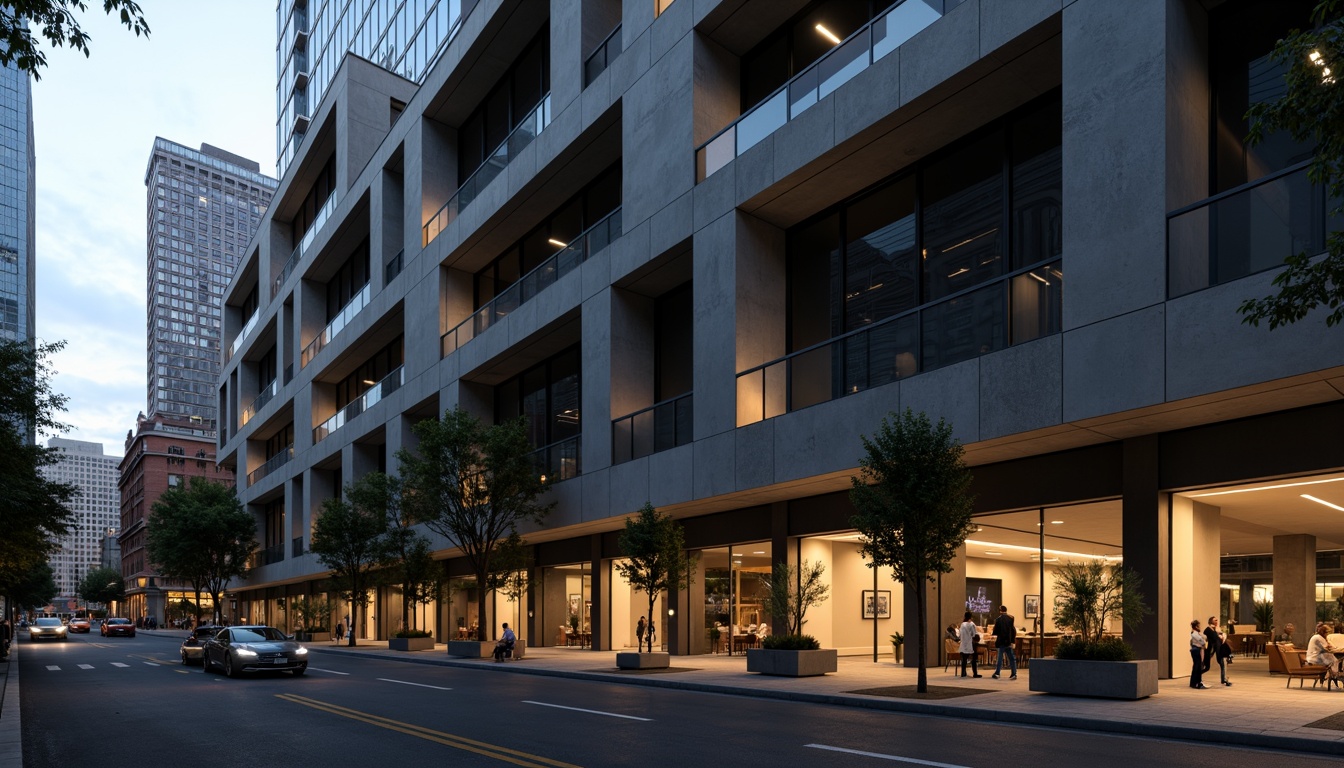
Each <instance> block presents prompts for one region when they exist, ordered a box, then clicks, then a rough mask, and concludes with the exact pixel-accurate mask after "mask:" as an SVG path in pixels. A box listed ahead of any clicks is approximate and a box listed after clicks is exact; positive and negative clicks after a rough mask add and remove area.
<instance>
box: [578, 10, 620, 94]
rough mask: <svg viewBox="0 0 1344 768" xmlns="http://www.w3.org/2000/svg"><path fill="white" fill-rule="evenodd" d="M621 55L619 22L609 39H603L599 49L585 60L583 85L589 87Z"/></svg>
mask: <svg viewBox="0 0 1344 768" xmlns="http://www.w3.org/2000/svg"><path fill="white" fill-rule="evenodd" d="M620 55H621V25H620V24H617V25H616V28H615V29H613V30H612V31H611V34H609V35H607V39H606V40H603V41H602V42H601V43H600V44H599V45H598V46H597V49H596V50H594V51H593V52H592V53H591V54H589V55H588V58H587V59H585V60H584V62H583V87H584V88H587V87H588V86H590V85H592V83H593V81H594V80H596V79H597V76H598V75H600V74H602V73H603V72H606V71H607V67H609V66H611V62H613V61H615V60H616V59H617V57H619V56H620Z"/></svg>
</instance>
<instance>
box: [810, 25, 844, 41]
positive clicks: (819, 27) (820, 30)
mask: <svg viewBox="0 0 1344 768" xmlns="http://www.w3.org/2000/svg"><path fill="white" fill-rule="evenodd" d="M816 29H817V32H818V33H820V34H821V36H822V37H824V38H826V39H827V40H830V41H831V44H832V45H839V44H840V38H838V37H836V36H835V33H834V32H832V31H831V30H829V29H827V28H825V27H823V26H822V25H820V24H818V25H817V27H816Z"/></svg>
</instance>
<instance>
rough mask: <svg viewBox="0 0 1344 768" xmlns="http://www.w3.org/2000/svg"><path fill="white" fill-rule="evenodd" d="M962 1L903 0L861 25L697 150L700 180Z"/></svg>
mask: <svg viewBox="0 0 1344 768" xmlns="http://www.w3.org/2000/svg"><path fill="white" fill-rule="evenodd" d="M960 3H961V0H902V1H901V2H899V3H897V4H896V5H895V6H893V7H892V8H890V9H888V10H887V11H886V12H885V13H883V14H882V15H881V16H878V17H877V18H876V19H874V20H872V21H871V22H869V23H868V24H866V25H864V26H863V27H861V28H859V30H858V31H857V32H855V33H854V34H852V35H850V36H849V37H848V38H846V39H845V40H844V41H843V42H841V43H840V44H838V45H836V46H835V47H834V48H832V49H831V50H830V51H828V52H827V53H826V54H825V55H823V56H822V57H821V58H820V59H817V60H816V61H814V62H813V63H812V64H811V65H810V66H809V67H808V68H807V69H804V70H803V71H802V72H799V73H798V74H797V75H794V76H793V78H792V79H790V80H789V81H788V82H787V83H785V84H784V85H782V86H780V87H779V90H777V91H775V92H774V93H772V94H770V95H769V96H767V97H766V98H765V99H764V100H763V101H761V103H760V104H757V105H756V106H754V107H752V108H751V109H750V110H748V111H747V113H746V114H744V115H742V116H741V117H739V118H738V119H737V121H736V122H734V123H733V124H732V125H730V126H728V127H727V128H724V129H723V130H722V131H720V132H719V133H718V134H717V135H715V136H714V138H712V139H710V140H709V141H707V142H705V143H704V144H701V145H700V146H699V147H698V148H697V149H696V150H695V180H696V183H699V182H701V181H704V180H705V179H706V178H707V177H709V176H710V175H711V174H713V173H714V172H715V171H717V170H719V169H720V168H722V167H723V166H725V165H727V164H728V163H729V162H730V161H731V160H732V159H733V158H735V157H737V156H738V155H741V154H742V153H743V152H746V151H747V150H748V149H751V148H752V147H754V146H756V144H757V142H759V141H760V140H761V139H764V138H765V137H766V136H769V135H770V134H772V133H774V132H775V131H777V130H779V129H780V128H781V127H783V125H784V124H785V123H787V122H789V121H790V120H792V119H794V118H795V117H797V116H798V115H800V114H802V113H803V112H804V111H806V110H807V108H808V107H811V106H812V105H814V104H816V103H817V102H818V101H820V100H821V99H824V98H825V97H826V96H828V95H829V94H830V93H831V92H832V91H834V90H835V89H837V88H839V87H840V86H842V85H844V84H845V83H847V82H849V81H850V80H851V79H852V78H853V77H854V76H855V75H857V74H859V73H860V72H862V71H864V70H865V69H867V68H868V67H869V66H871V65H872V64H873V63H875V62H877V61H879V60H880V59H882V57H884V56H886V55H887V54H888V53H891V52H892V51H894V50H896V49H897V48H899V47H900V46H901V44H902V43H904V42H905V41H906V40H909V39H910V38H912V37H914V36H915V35H916V34H917V33H919V32H920V31H921V30H923V29H924V28H925V27H928V26H929V25H930V24H932V23H933V22H935V21H937V20H938V19H940V18H942V16H943V14H944V13H945V12H946V8H948V7H952V6H956V5H958V4H960Z"/></svg>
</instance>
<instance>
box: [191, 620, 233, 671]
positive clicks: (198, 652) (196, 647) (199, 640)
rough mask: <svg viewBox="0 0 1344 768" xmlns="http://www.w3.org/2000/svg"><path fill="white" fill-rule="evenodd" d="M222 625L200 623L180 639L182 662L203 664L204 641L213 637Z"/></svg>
mask: <svg viewBox="0 0 1344 768" xmlns="http://www.w3.org/2000/svg"><path fill="white" fill-rule="evenodd" d="M221 629H223V627H221V626H219V625H217V624H202V625H201V626H199V627H197V628H195V629H193V630H192V631H191V633H190V634H188V635H187V639H186V640H183V641H182V663H183V664H203V663H204V662H205V641H206V640H209V639H210V638H212V637H214V636H215V635H216V634H218V633H219V630H221Z"/></svg>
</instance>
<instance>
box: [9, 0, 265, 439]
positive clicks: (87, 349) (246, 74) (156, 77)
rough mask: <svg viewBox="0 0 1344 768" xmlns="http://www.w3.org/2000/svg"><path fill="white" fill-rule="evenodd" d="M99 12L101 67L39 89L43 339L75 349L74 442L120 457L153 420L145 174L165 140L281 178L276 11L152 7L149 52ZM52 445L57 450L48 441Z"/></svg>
mask: <svg viewBox="0 0 1344 768" xmlns="http://www.w3.org/2000/svg"><path fill="white" fill-rule="evenodd" d="M101 5H102V4H101V3H89V7H90V10H89V11H88V13H86V14H85V15H84V16H83V17H82V21H81V23H82V25H83V26H84V28H85V31H87V32H88V33H89V34H90V36H91V38H92V39H91V40H90V43H89V47H90V49H91V51H92V52H91V56H90V58H88V59H85V58H84V57H83V55H81V54H77V53H74V52H72V51H70V50H68V49H64V48H58V49H54V50H53V49H49V48H48V49H47V51H48V53H47V59H48V67H47V68H46V70H45V71H44V72H43V74H42V79H41V80H39V81H36V82H34V83H33V122H34V136H35V142H36V149H37V173H36V175H37V335H38V338H39V339H41V340H43V341H46V342H53V341H58V340H62V339H63V340H65V341H66V343H67V346H66V349H65V351H63V352H62V353H61V354H60V355H58V356H57V357H56V358H55V360H54V367H55V369H56V371H57V375H56V376H55V378H54V380H53V382H52V384H53V389H54V390H55V391H57V392H61V393H64V394H65V395H67V396H69V398H70V401H69V405H68V409H67V412H66V413H65V415H64V421H65V422H66V423H67V424H70V425H71V427H72V428H71V429H70V431H68V432H66V433H65V434H63V435H62V437H68V438H73V439H76V440H90V441H93V442H99V443H103V450H104V452H105V453H107V454H109V455H114V456H120V455H122V453H123V443H124V441H125V438H126V431H127V430H128V429H133V428H134V427H135V417H136V414H137V413H138V412H139V411H142V410H144V408H145V344H146V342H145V234H146V230H145V168H146V166H147V165H148V162H149V156H150V151H151V149H152V147H153V143H154V137H155V136H162V137H164V138H166V139H170V140H172V141H176V142H177V143H179V144H183V145H185V146H188V147H191V148H193V149H195V148H199V147H200V145H201V143H202V142H204V143H207V144H212V145H214V146H217V147H220V148H221V149H225V150H228V151H230V152H233V153H235V154H238V155H242V156H243V157H246V158H249V159H252V160H256V161H257V162H258V163H260V164H261V172H262V173H264V174H266V175H268V176H273V175H274V174H275V0H140V5H141V7H142V9H143V10H144V13H145V18H146V20H147V21H148V22H149V26H150V29H151V31H152V34H151V36H150V38H149V39H148V40H146V39H145V38H143V37H139V38H137V37H136V36H135V35H133V34H131V33H130V32H128V31H126V30H125V28H124V27H121V26H119V25H118V24H117V23H116V21H114V20H112V19H109V18H107V17H105V16H104V15H103V13H102V11H101ZM43 442H44V443H45V438H43Z"/></svg>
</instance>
